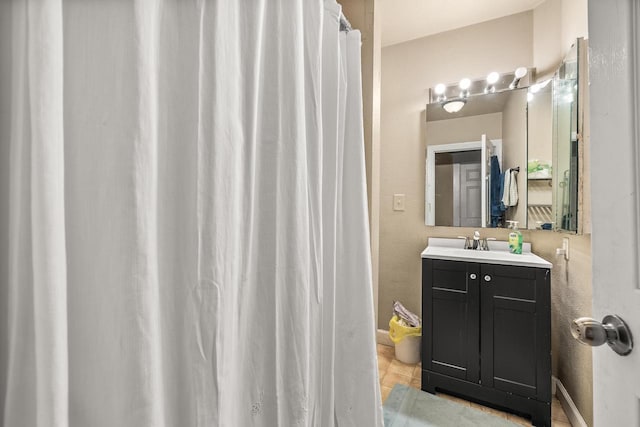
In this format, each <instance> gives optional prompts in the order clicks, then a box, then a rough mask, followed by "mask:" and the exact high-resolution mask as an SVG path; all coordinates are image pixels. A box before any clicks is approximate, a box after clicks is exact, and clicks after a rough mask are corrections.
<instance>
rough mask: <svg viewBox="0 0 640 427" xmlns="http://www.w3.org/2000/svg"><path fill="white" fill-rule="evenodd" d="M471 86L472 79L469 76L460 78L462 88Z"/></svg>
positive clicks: (465, 88)
mask: <svg viewBox="0 0 640 427" xmlns="http://www.w3.org/2000/svg"><path fill="white" fill-rule="evenodd" d="M470 86H471V80H469V79H468V78H466V77H465V78H464V79H462V80H460V89H462V90H467V89H469V87H470Z"/></svg>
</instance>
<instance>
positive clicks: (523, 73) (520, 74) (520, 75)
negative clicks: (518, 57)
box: [515, 67, 527, 79]
mask: <svg viewBox="0 0 640 427" xmlns="http://www.w3.org/2000/svg"><path fill="white" fill-rule="evenodd" d="M515 75H516V79H521V78H523V77H524V76H526V75H527V69H526V68H524V67H519V68H516V72H515Z"/></svg>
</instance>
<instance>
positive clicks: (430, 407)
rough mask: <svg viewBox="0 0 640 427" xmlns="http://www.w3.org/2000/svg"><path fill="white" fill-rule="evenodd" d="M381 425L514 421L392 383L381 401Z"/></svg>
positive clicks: (438, 426) (437, 426) (509, 426)
mask: <svg viewBox="0 0 640 427" xmlns="http://www.w3.org/2000/svg"><path fill="white" fill-rule="evenodd" d="M383 408H384V425H385V427H427V426H429V427H478V426H490V427H514V426H518V424H516V423H513V422H511V421H509V420H506V419H504V418H500V417H497V416H495V415H492V414H489V413H487V412H483V411H480V410H478V409H474V408H471V407H468V406H463V405H461V404H459V403H456V402H451V401H449V400H447V399H443V398H441V397H438V396H434V395H432V394H430V393H426V392H424V391H420V390H417V389H415V388H412V387H407V386H405V385H402V384H396V385H395V386H394V387H393V390H391V393H389V397H387V400H386V401H385V402H384V405H383Z"/></svg>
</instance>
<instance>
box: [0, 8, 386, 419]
mask: <svg viewBox="0 0 640 427" xmlns="http://www.w3.org/2000/svg"><path fill="white" fill-rule="evenodd" d="M7 11H8V12H9V13H11V14H12V19H11V23H12V25H11V28H10V29H6V28H0V36H2V35H5V36H10V40H11V44H10V48H7V43H4V42H0V75H1V76H3V77H0V79H2V80H1V81H0V125H3V124H8V126H0V150H2V151H1V152H2V153H9V156H8V158H2V159H0V171H2V170H3V169H4V168H7V171H8V172H7V176H8V183H7V184H6V185H0V222H1V221H5V220H6V223H3V224H1V225H0V235H2V234H3V233H5V231H6V233H7V235H8V236H7V237H8V239H6V240H7V242H4V241H2V242H0V257H4V258H3V259H5V258H6V259H7V260H8V261H7V262H6V263H3V262H0V286H1V288H0V295H7V297H8V301H9V302H8V304H7V306H8V314H7V316H6V322H4V321H3V323H5V324H4V325H0V326H2V328H0V369H1V370H5V372H2V375H0V419H1V420H2V421H3V423H4V425H6V426H14V425H15V426H17V425H30V426H31V425H32V426H78V427H80V426H96V427H101V426H105V427H107V426H114V425H117V426H122V427H127V426H132V427H133V426H136V427H138V426H142V427H144V426H236V425H237V426H265V427H271V426H321V427H325V426H340V427H341V426H362V425H367V426H382V416H381V406H380V391H379V385H378V378H377V366H376V354H375V341H374V339H375V333H374V332H375V330H374V315H373V296H372V287H371V267H370V260H369V238H368V222H367V221H368V220H367V217H368V215H367V211H366V206H367V204H366V188H365V170H364V146H363V144H364V142H363V133H362V94H361V81H360V34H359V32H358V31H351V32H349V33H340V32H339V21H338V19H339V14H340V7H339V5H338V4H337V3H336V2H335V0H325V1H303V0H294V1H291V0H287V1H284V0H280V1H271V0H268V1H267V0H259V1H256V2H251V4H250V5H249V4H248V3H246V2H220V1H195V0H194V1H182V0H162V1H157V0H135V1H132V2H120V1H114V0H107V1H101V2H82V1H73V0H46V1H45V0H42V1H23V0H13V1H11V2H2V4H0V15H1V14H2V13H4V12H7ZM0 19H2V18H0ZM7 70H9V71H10V73H8V74H5V73H4V71H7ZM6 76H8V82H7V77H6Z"/></svg>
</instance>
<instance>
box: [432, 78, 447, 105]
mask: <svg viewBox="0 0 640 427" xmlns="http://www.w3.org/2000/svg"><path fill="white" fill-rule="evenodd" d="M446 90H447V87H446V86H445V85H444V83H438V84H437V85H436V87H435V88H434V92H435V94H436V95H437V96H438V102H442V101H444V100H445V99H447V96H446V95H445V94H444V93H445V91H446Z"/></svg>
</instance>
